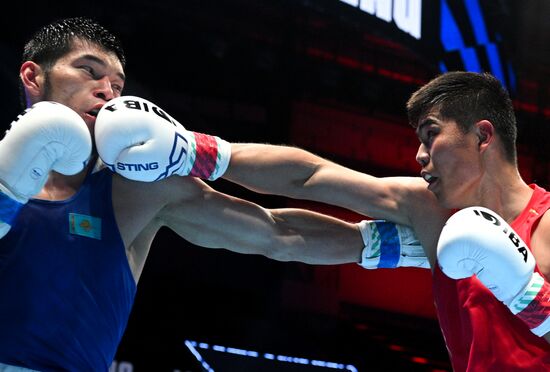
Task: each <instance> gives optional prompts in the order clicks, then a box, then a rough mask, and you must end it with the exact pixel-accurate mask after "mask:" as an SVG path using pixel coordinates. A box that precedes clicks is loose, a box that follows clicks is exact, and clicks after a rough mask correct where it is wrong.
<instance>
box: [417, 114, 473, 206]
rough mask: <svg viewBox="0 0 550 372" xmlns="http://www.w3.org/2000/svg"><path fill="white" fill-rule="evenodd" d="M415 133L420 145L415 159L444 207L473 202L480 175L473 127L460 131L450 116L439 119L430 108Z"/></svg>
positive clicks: (431, 189) (429, 186)
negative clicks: (449, 118)
mask: <svg viewBox="0 0 550 372" xmlns="http://www.w3.org/2000/svg"><path fill="white" fill-rule="evenodd" d="M417 134H418V138H419V139H420V146H419V148H418V153H417V155H416V159H417V161H418V163H419V164H420V165H421V166H422V170H421V175H422V177H423V178H424V179H425V180H426V181H427V182H428V189H429V190H430V191H432V192H433V193H434V194H435V196H436V197H437V198H438V200H439V202H440V203H441V204H442V205H443V206H444V207H446V208H463V207H466V206H469V205H471V203H474V202H475V200H477V199H478V197H479V185H480V182H481V180H482V175H483V172H482V169H483V167H482V164H481V155H480V153H479V151H478V149H479V146H478V143H479V139H478V137H477V136H476V135H475V134H474V131H470V132H469V133H463V132H462V131H461V129H460V128H459V127H458V125H457V124H456V122H455V121H454V120H446V119H442V118H441V117H440V116H439V115H438V112H437V110H432V111H431V112H430V113H428V114H427V115H425V116H424V117H423V118H421V120H420V121H419V125H418V128H417Z"/></svg>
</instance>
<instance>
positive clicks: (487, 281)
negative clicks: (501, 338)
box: [437, 207, 550, 336]
mask: <svg viewBox="0 0 550 372" xmlns="http://www.w3.org/2000/svg"><path fill="white" fill-rule="evenodd" d="M437 260H438V263H439V266H440V268H441V270H442V271H443V272H444V273H445V274H446V275H447V276H449V277H451V278H453V279H461V278H467V277H470V276H472V275H474V274H475V275H476V276H477V278H478V279H479V280H480V281H481V282H482V283H483V284H484V285H485V286H486V287H487V288H488V289H489V290H490V291H491V292H492V293H493V294H494V295H495V297H496V298H498V299H499V300H500V301H502V302H503V303H504V304H505V305H506V306H508V308H509V309H510V310H511V311H512V313H513V314H515V315H516V316H517V317H518V318H520V319H521V320H522V321H523V322H524V323H525V324H527V326H528V327H529V329H531V331H532V332H533V333H534V334H536V335H537V336H543V335H545V334H546V333H547V332H549V331H550V285H549V284H548V283H547V282H546V281H545V280H544V278H543V277H542V276H541V275H540V274H539V273H537V272H535V265H536V263H535V258H534V257H533V255H532V254H531V251H530V250H529V248H527V245H526V244H525V243H524V242H523V240H522V239H521V238H520V237H519V236H518V235H517V234H516V233H515V232H514V230H513V229H512V228H511V227H510V226H509V225H508V224H507V223H506V221H504V220H503V219H502V218H501V217H500V216H498V215H497V214H496V213H495V212H493V211H491V210H489V209H487V208H482V207H471V208H466V209H463V210H461V211H459V212H457V213H455V214H454V215H453V216H452V217H451V218H449V220H448V221H447V223H446V224H445V227H444V228H443V230H442V232H441V236H440V238H439V242H438V247H437Z"/></svg>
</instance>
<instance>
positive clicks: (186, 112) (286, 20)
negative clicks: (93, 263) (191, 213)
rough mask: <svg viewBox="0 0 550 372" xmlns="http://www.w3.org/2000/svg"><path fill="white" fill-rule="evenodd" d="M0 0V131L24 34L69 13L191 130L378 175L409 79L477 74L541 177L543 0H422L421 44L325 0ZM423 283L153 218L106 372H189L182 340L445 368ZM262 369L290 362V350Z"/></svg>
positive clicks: (392, 152) (395, 166)
mask: <svg viewBox="0 0 550 372" xmlns="http://www.w3.org/2000/svg"><path fill="white" fill-rule="evenodd" d="M350 3H353V1H350ZM395 3H397V1H396V2H395ZM472 4H474V5H476V4H477V5H478V6H477V7H475V6H474V7H473V8H472ZM6 6H7V5H6V4H4V6H3V7H4V10H3V11H2V13H1V15H0V20H1V22H0V35H1V36H0V57H1V58H0V84H1V86H2V89H1V90H0V99H1V101H2V110H1V112H0V119H1V120H0V123H2V124H0V126H3V128H7V127H8V126H9V123H10V121H11V120H12V119H13V118H14V117H15V116H16V115H17V113H18V112H19V111H20V108H19V106H18V97H17V96H18V88H17V79H18V76H17V73H18V67H19V63H20V61H19V55H20V53H21V48H22V46H23V43H24V41H25V40H26V39H27V38H28V37H29V36H30V35H31V33H32V32H34V31H35V30H36V29H37V28H38V27H39V26H41V25H43V24H45V23H47V22H50V21H53V20H54V19H57V18H60V17H66V16H77V15H78V16H81V15H86V16H91V17H94V18H96V19H97V20H99V21H100V22H102V23H103V24H104V25H106V26H107V27H108V28H109V29H111V30H112V31H114V32H116V33H117V34H118V35H119V36H120V38H121V39H122V42H123V44H124V46H125V48H126V52H127V57H128V65H127V69H126V70H127V71H126V72H127V75H128V82H127V88H126V91H125V93H126V94H132V95H139V96H143V97H145V98H148V99H150V100H152V101H153V102H155V103H157V104H159V105H160V106H161V107H162V108H164V109H165V110H166V111H168V112H170V113H171V115H172V116H174V117H176V118H178V120H179V121H180V122H181V123H182V124H184V125H185V126H186V127H188V128H190V129H192V130H196V131H202V132H206V133H211V134H216V135H219V136H221V137H223V138H225V139H227V140H229V141H233V142H246V141H255V142H269V143H276V144H277V143H284V144H292V145H297V146H301V147H304V148H307V149H309V150H311V151H314V152H316V153H318V154H320V155H323V156H325V157H328V158H330V159H332V160H335V161H338V162H340V163H342V164H345V165H347V166H349V167H352V168H354V169H357V170H360V171H364V172H368V173H371V174H374V175H377V176H387V175H416V174H417V173H418V167H417V166H416V163H415V161H414V154H415V152H416V147H417V139H416V137H415V135H414V132H413V130H412V129H411V128H410V127H409V126H408V124H407V121H406V115H405V110H404V106H405V102H406V100H407V98H408V96H409V95H410V94H411V93H412V92H413V91H414V90H415V89H417V88H418V87H419V86H420V85H421V84H423V83H424V82H427V81H428V80H429V79H430V78H432V77H434V76H435V75H436V74H437V73H439V72H440V71H444V70H454V69H465V68H469V67H471V66H474V67H475V66H477V67H478V68H479V70H486V71H491V72H493V73H495V74H499V76H500V77H501V80H502V81H503V83H504V84H505V85H506V86H507V87H508V88H509V89H510V92H511V94H512V97H513V100H514V103H515V105H516V108H517V115H518V123H519V124H518V127H519V154H520V169H521V172H522V175H523V176H524V177H525V179H526V180H527V181H529V182H535V181H536V182H538V183H539V184H541V185H542V186H547V184H548V181H549V177H550V175H549V174H548V171H549V164H548V156H549V155H548V152H547V151H546V141H547V138H548V125H549V118H550V102H549V93H550V88H549V76H550V74H549V68H548V66H550V64H549V59H550V50H549V46H548V45H550V44H549V43H548V36H547V35H549V34H550V33H549V32H548V30H547V28H548V27H549V26H548V22H545V20H547V19H548V17H547V16H548V15H550V8H549V5H547V4H546V2H545V1H543V0H538V1H537V0H529V1H523V2H520V1H512V0H500V1H494V2H493V1H491V2H489V1H481V0H480V1H479V2H478V1H460V0H456V1H451V0H448V1H444V0H441V1H436V0H433V1H426V0H424V1H423V2H422V9H423V10H422V11H423V23H422V34H423V35H422V38H421V39H420V40H417V39H415V38H414V37H411V36H410V35H408V34H406V33H404V32H402V31H400V30H399V29H398V28H397V27H396V23H395V22H394V21H392V22H386V21H383V20H380V19H378V18H376V17H374V16H372V15H370V14H367V13H366V12H363V11H361V10H360V9H359V8H358V7H356V6H353V5H350V4H346V3H345V2H343V1H339V0H281V1H263V0H260V1H258V0H256V1H253V0H235V1H213V0H203V1H179V2H178V1H175V0H171V1H146V0H136V1H131V2H130V1H120V2H116V1H111V2H107V1H96V2H93V3H92V2H89V3H88V2H76V1H75V2H73V3H71V2H67V1H61V2H52V3H30V4H29V3H28V2H18V3H14V4H12V6H13V7H14V8H15V9H14V10H12V11H7V10H6ZM475 9H479V12H480V13H479V14H481V18H476V17H475V12H474V11H475ZM480 20H481V23H479V22H480ZM476 22H477V23H476ZM453 27H455V28H453ZM449 30H451V31H453V30H454V32H451V31H449ZM483 30H485V34H484V35H485V36H484V35H483ZM495 50H496V52H495ZM495 53H496V54H495ZM495 58H496V59H497V61H498V63H497V64H496V65H495ZM495 66H496V67H495ZM498 66H500V70H499V69H498ZM212 185H213V187H215V188H217V189H220V190H222V191H225V192H228V193H230V194H234V195H237V196H240V197H244V198H247V199H250V200H253V201H256V202H258V203H260V204H261V205H263V206H266V207H281V206H301V207H305V208H311V209H315V210H319V211H322V212H325V213H329V214H332V215H335V216H338V217H341V218H344V219H347V220H350V221H358V220H360V219H361V218H364V217H362V216H357V215H355V214H353V213H351V212H349V211H344V210H341V209H338V208H334V207H330V206H326V205H319V204H314V203H305V202H299V201H293V200H286V199H284V198H279V197H272V196H265V195H263V196H262V195H256V194H253V193H251V192H248V191H246V190H244V189H242V188H240V187H237V186H234V185H231V184H229V183H228V182H225V181H216V182H215V183H212ZM430 280H431V279H430V275H429V273H428V272H425V271H422V270H413V269H400V270H394V271H391V270H379V271H367V270H362V269H361V268H359V267H358V266H357V265H341V266H318V267H315V266H308V265H304V264H300V263H279V262H274V261H270V260H268V259H265V258H263V257H257V256H244V255H238V254H234V253H231V252H228V251H225V250H208V249H204V248H200V247H196V246H193V245H192V244H190V243H188V242H186V241H185V240H184V239H182V238H180V237H178V236H176V235H175V234H174V233H173V232H171V231H168V230H162V231H161V232H160V233H159V235H158V237H157V239H156V240H155V242H154V245H153V249H152V251H151V255H150V258H149V262H148V264H147V265H146V268H145V271H144V274H143V277H142V279H141V281H140V283H139V287H138V288H139V291H138V296H137V299H136V304H135V308H134V311H133V314H132V318H131V319H130V322H129V325H128V329H127V332H126V335H125V337H124V339H123V341H122V343H121V345H120V348H119V352H118V354H117V360H116V363H115V365H113V370H119V371H122V370H127V368H132V369H134V370H136V371H164V370H166V371H172V370H177V369H179V370H193V371H195V370H200V367H199V366H198V365H197V363H196V361H195V357H194V356H193V355H192V354H191V352H190V351H189V350H188V348H187V347H186V346H185V345H184V342H185V340H195V341H199V342H206V343H209V344H210V345H213V344H218V345H228V346H233V347H236V348H241V349H246V350H257V351H259V352H261V353H263V352H268V353H273V354H280V355H291V356H300V357H304V358H309V359H319V360H326V361H334V362H340V363H344V364H353V365H354V366H355V367H356V368H358V369H359V370H361V371H363V370H386V369H389V368H390V367H391V368H394V369H402V370H407V371H413V370H418V371H435V370H450V367H449V364H448V357H447V354H446V350H445V346H444V343H443V340H442V337H441V334H440V330H439V328H438V326H437V322H436V320H435V318H434V309H433V303H432V299H431V282H430ZM204 353H206V354H205V355H207V357H206V356H205V357H206V358H207V359H208V360H211V361H212V367H213V368H214V369H215V370H216V371H236V370H243V371H250V370H262V371H264V370H265V371H267V370H268V369H267V368H268V367H266V366H262V367H258V366H256V367H252V366H250V365H244V364H243V365H242V366H241V367H235V366H232V367H228V366H225V367H224V365H223V363H224V362H223V361H219V360H218V359H220V358H222V356H220V355H222V354H223V353H217V354H216V353H213V352H212V351H210V354H208V352H207V351H204ZM224 355H227V354H224ZM216 358H218V359H216ZM225 358H226V359H227V357H225ZM226 363H228V362H226ZM243 363H244V362H243ZM272 366H273V367H272V368H273V370H291V369H290V366H291V364H290V363H286V364H284V363H283V364H281V363H279V364H277V363H275V362H273V363H272ZM304 368H305V367H304ZM312 368H313V367H312Z"/></svg>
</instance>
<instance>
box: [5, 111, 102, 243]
mask: <svg viewBox="0 0 550 372" xmlns="http://www.w3.org/2000/svg"><path fill="white" fill-rule="evenodd" d="M91 151H92V140H91V137H90V131H89V130H88V127H87V126H86V123H85V122H84V120H83V119H82V118H81V117H80V116H79V115H78V114H77V113H76V112H74V111H73V110H71V109H70V108H68V107H67V106H64V105H62V104H60V103H55V102H46V101H45V102H39V103H36V104H34V105H33V106H32V107H31V108H29V109H27V110H25V111H24V112H23V113H22V114H21V115H19V116H18V117H17V119H15V120H14V121H13V122H12V123H11V127H10V129H9V130H8V131H7V132H6V135H5V136H4V138H3V139H2V141H0V237H3V236H4V235H5V234H6V233H7V232H8V231H9V229H10V227H11V224H12V222H13V220H14V219H15V217H16V216H17V214H18V211H19V209H20V208H21V206H22V205H23V204H25V203H26V202H27V201H28V200H29V198H30V197H32V196H34V195H36V194H37V193H38V192H39V191H40V190H41V189H42V187H43V186H44V184H45V183H46V180H47V178H48V173H49V172H50V171H51V170H55V171H56V172H59V173H62V174H65V175H72V174H76V173H78V172H80V171H81V170H82V169H84V167H85V166H86V163H87V161H88V159H89V158H90V154H91Z"/></svg>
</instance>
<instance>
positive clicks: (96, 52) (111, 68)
mask: <svg viewBox="0 0 550 372" xmlns="http://www.w3.org/2000/svg"><path fill="white" fill-rule="evenodd" d="M43 87H44V88H43V95H42V100H51V101H56V102H59V103H62V104H64V105H66V106H68V107H70V108H72V109H73V110H75V111H76V112H77V113H78V114H79V115H80V116H82V118H83V119H84V121H85V122H86V124H87V125H88V127H89V128H90V131H92V133H93V126H94V123H95V119H96V115H97V111H98V110H99V108H101V107H102V106H103V105H104V104H105V103H106V102H107V101H109V100H110V99H112V98H115V97H119V96H120V95H121V93H122V89H123V87H124V71H123V68H122V65H121V63H120V61H119V59H118V58H117V56H116V55H115V54H114V53H110V52H107V51H105V50H104V49H102V48H101V47H99V46H98V45H95V44H91V43H88V42H85V41H81V40H75V41H74V42H73V48H72V50H71V51H70V52H69V53H68V54H66V55H65V56H63V57H61V58H60V59H59V60H58V61H57V62H56V63H55V65H54V66H53V67H52V68H51V69H50V70H49V71H48V72H47V73H45V77H44V85H43Z"/></svg>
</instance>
